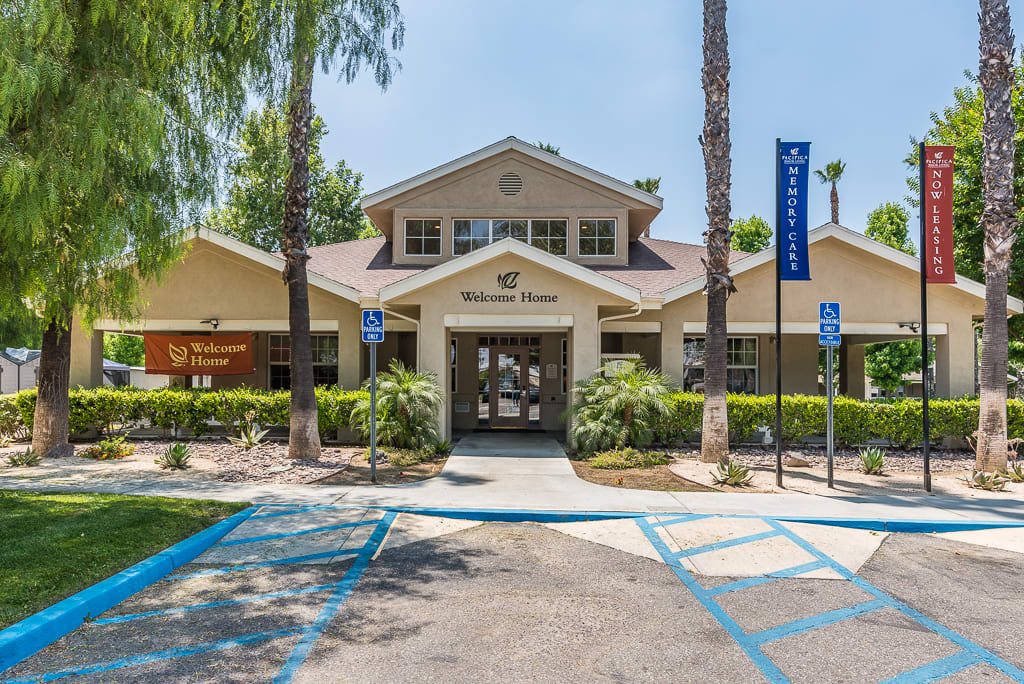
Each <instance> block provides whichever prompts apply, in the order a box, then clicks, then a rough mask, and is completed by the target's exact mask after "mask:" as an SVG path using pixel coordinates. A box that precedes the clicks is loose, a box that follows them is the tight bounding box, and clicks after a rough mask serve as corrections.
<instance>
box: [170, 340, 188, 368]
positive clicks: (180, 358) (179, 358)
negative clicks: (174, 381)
mask: <svg viewBox="0 0 1024 684" xmlns="http://www.w3.org/2000/svg"><path fill="white" fill-rule="evenodd" d="M167 354H168V355H169V356H170V357H171V365H172V366H174V367H175V368H180V367H181V366H184V365H185V364H187V363H188V347H176V346H174V345H173V344H171V343H169V342H168V343H167Z"/></svg>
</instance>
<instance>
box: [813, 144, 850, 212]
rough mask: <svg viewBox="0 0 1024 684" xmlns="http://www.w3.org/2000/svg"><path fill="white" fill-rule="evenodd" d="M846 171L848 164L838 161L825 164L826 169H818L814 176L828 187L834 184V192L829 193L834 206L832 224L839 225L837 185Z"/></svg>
mask: <svg viewBox="0 0 1024 684" xmlns="http://www.w3.org/2000/svg"><path fill="white" fill-rule="evenodd" d="M845 171H846V164H844V163H843V160H842V159H836V160H835V161H834V162H829V163H828V164H825V168H824V169H818V170H816V171H815V172H814V175H816V176H817V177H818V180H820V181H821V182H822V183H825V184H826V185H827V184H829V183H831V184H832V191H831V192H830V193H829V201H830V203H831V206H832V223H835V224H836V225H839V189H838V188H837V187H836V183H838V182H839V179H840V178H842V177H843V173H844V172H845Z"/></svg>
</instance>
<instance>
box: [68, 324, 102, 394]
mask: <svg viewBox="0 0 1024 684" xmlns="http://www.w3.org/2000/svg"><path fill="white" fill-rule="evenodd" d="M68 385H69V386H70V387H77V386H79V385H81V386H82V387H102V386H103V331H102V330H93V331H92V334H91V335H90V334H88V333H87V332H85V331H84V330H82V321H81V320H80V319H79V318H78V317H77V316H76V317H75V319H74V320H73V321H72V322H71V375H70V381H69V383H68Z"/></svg>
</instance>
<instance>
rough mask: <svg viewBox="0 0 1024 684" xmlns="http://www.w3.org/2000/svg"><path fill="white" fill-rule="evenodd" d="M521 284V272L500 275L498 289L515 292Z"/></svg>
mask: <svg viewBox="0 0 1024 684" xmlns="http://www.w3.org/2000/svg"><path fill="white" fill-rule="evenodd" d="M518 282H519V271H509V272H508V273H499V274H498V287H500V288H501V289H502V290H514V289H516V284H517V283H518Z"/></svg>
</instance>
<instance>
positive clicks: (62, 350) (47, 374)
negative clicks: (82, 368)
mask: <svg viewBox="0 0 1024 684" xmlns="http://www.w3.org/2000/svg"><path fill="white" fill-rule="evenodd" d="M70 378H71V312H70V311H69V310H67V309H65V310H64V311H63V316H61V317H59V318H52V319H50V322H49V324H48V325H47V326H46V330H44V331H43V344H42V347H41V349H40V354H39V375H38V385H39V389H38V391H37V393H36V410H35V417H34V418H33V424H32V449H33V450H34V451H35V452H37V453H39V454H40V455H42V456H45V457H48V458H52V457H59V456H70V455H72V454H73V453H74V447H72V446H71V444H69V443H68V425H69V418H70V415H71V407H70V402H69V400H68V385H69V383H70Z"/></svg>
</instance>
